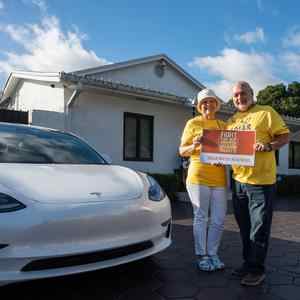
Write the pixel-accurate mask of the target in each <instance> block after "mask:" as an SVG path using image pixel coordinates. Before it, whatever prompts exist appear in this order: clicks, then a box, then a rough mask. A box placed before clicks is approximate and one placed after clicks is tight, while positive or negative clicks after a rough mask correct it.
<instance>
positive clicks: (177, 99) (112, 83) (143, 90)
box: [60, 72, 191, 105]
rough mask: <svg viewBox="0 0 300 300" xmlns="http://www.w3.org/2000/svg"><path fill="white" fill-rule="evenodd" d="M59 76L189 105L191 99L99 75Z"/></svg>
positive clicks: (76, 81) (66, 74)
mask: <svg viewBox="0 0 300 300" xmlns="http://www.w3.org/2000/svg"><path fill="white" fill-rule="evenodd" d="M60 77H61V79H62V80H65V81H70V82H73V83H81V84H83V85H87V86H94V87H98V88H103V89H109V90H115V91H119V92H123V93H134V94H136V95H140V96H141V97H142V96H150V97H155V98H161V99H166V100H171V101H174V102H177V103H181V104H186V105H191V99H189V98H187V97H180V96H177V95H174V94H170V93H166V92H161V91H157V90H151V89H147V88H141V87H136V86H133V85H128V84H124V83H121V82H117V81H110V80H107V79H102V78H99V77H95V76H91V75H84V76H83V75H77V74H74V73H64V72H61V73H60Z"/></svg>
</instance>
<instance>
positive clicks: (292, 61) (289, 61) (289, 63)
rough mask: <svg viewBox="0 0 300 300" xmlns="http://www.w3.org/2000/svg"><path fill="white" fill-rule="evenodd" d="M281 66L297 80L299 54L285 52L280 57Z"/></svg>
mask: <svg viewBox="0 0 300 300" xmlns="http://www.w3.org/2000/svg"><path fill="white" fill-rule="evenodd" d="M281 59H282V62H283V64H284V65H285V66H286V68H287V69H288V70H289V71H290V72H291V73H294V74H295V76H297V78H299V72H300V54H299V53H294V52H286V53H284V54H283V55H282V56H281Z"/></svg>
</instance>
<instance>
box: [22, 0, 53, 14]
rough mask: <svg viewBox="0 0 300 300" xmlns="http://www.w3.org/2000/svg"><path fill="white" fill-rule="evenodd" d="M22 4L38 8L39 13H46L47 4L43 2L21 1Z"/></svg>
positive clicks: (38, 0) (39, 0)
mask: <svg viewBox="0 0 300 300" xmlns="http://www.w3.org/2000/svg"><path fill="white" fill-rule="evenodd" d="M22 1H23V3H24V4H26V5H27V4H32V5H35V6H37V7H38V8H39V10H40V11H41V12H46V11H47V3H46V1H45V0H22Z"/></svg>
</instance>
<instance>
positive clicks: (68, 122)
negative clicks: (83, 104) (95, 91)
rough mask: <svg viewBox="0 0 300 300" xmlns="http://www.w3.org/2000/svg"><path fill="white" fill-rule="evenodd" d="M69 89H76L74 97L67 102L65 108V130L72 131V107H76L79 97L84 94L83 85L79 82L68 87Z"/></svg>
mask: <svg viewBox="0 0 300 300" xmlns="http://www.w3.org/2000/svg"><path fill="white" fill-rule="evenodd" d="M67 87H68V88H69V89H74V91H73V93H72V95H71V96H70V98H69V100H68V101H67V104H66V107H65V126H64V127H65V130H66V131H71V129H72V128H71V127H72V126H71V125H72V122H71V121H72V114H71V106H72V105H74V103H75V100H76V99H77V98H78V97H79V95H80V94H81V92H82V83H81V82H78V83H77V84H76V85H70V86H67Z"/></svg>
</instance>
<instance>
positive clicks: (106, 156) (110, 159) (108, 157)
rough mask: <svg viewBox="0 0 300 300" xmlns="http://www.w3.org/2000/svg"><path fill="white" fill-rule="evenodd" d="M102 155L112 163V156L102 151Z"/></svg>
mask: <svg viewBox="0 0 300 300" xmlns="http://www.w3.org/2000/svg"><path fill="white" fill-rule="evenodd" d="M100 155H101V156H102V157H103V158H104V159H105V161H106V162H107V163H109V164H112V158H111V157H110V156H109V155H108V154H106V153H100Z"/></svg>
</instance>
